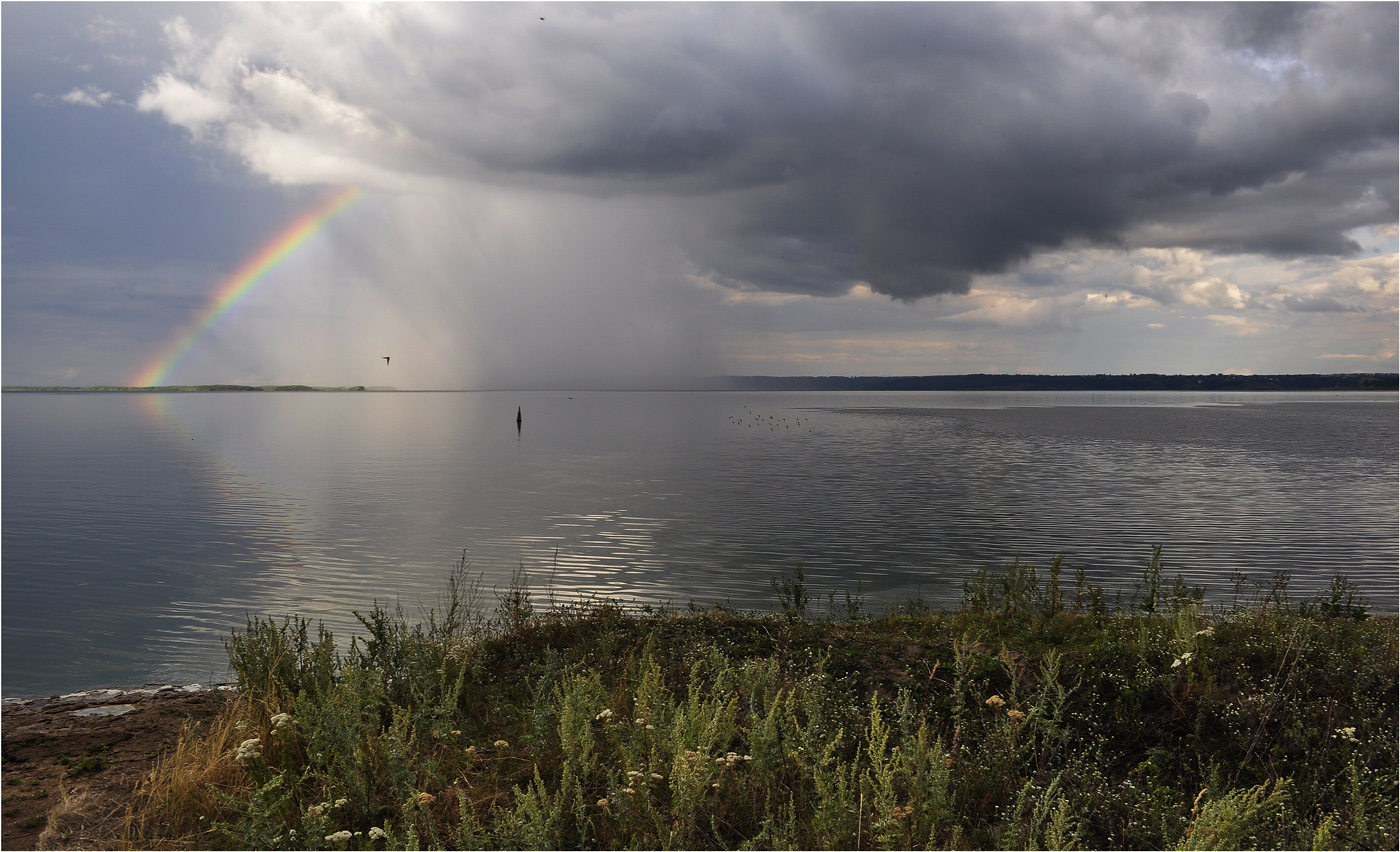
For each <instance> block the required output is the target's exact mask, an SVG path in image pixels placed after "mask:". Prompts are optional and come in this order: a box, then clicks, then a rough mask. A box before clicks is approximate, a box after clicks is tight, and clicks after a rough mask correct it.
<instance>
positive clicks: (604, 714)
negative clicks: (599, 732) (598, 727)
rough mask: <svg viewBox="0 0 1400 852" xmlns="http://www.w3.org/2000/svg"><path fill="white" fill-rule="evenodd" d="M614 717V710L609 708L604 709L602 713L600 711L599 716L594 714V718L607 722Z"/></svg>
mask: <svg viewBox="0 0 1400 852" xmlns="http://www.w3.org/2000/svg"><path fill="white" fill-rule="evenodd" d="M612 717H613V711H612V710H609V709H604V710H603V711H602V712H601V713H599V714H598V715H597V716H594V717H593V718H595V719H598V720H600V721H603V722H606V721H608V720H609V719H611V718H612Z"/></svg>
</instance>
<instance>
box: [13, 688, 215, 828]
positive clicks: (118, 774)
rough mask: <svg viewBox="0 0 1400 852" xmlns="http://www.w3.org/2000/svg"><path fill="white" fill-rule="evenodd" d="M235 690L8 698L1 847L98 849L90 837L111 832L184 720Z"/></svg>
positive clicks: (195, 718)
mask: <svg viewBox="0 0 1400 852" xmlns="http://www.w3.org/2000/svg"><path fill="white" fill-rule="evenodd" d="M233 695H234V689H233V687H229V686H214V687H205V686H201V685H200V684H189V685H187V686H171V685H148V686H143V687H140V688H137V689H97V690H90V691H87V692H74V693H70V694H67V695H59V696H53V697H50V698H38V699H12V698H7V699H4V702H3V710H2V711H0V740H3V758H4V759H3V787H0V798H3V833H2V834H0V847H3V848H5V849H40V848H44V849H62V848H92V846H93V843H92V842H85V838H89V837H93V836H96V834H101V835H102V836H110V826H111V823H112V821H113V820H118V821H120V820H121V819H122V817H123V815H124V813H125V810H126V806H127V803H128V802H129V801H130V797H131V793H132V792H133V791H134V790H135V789H136V785H137V784H138V783H140V780H141V778H142V776H143V775H144V774H145V773H146V772H147V771H148V770H149V769H150V768H151V767H152V766H153V765H154V763H155V761H156V759H157V758H158V757H159V756H160V755H161V754H162V752H164V751H165V750H166V749H168V748H170V747H171V746H173V745H174V744H175V741H176V739H177V737H178V736H179V734H180V732H181V731H182V730H183V729H184V727H185V725H186V724H188V723H193V724H200V723H202V722H204V721H205V720H207V719H209V718H210V717H211V716H213V715H215V714H216V713H217V712H218V711H219V708H220V707H221V706H222V704H223V703H224V702H225V701H227V700H229V699H231V698H232V696H233ZM99 827H105V829H106V830H102V831H98V829H99Z"/></svg>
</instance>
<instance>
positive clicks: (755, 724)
mask: <svg viewBox="0 0 1400 852" xmlns="http://www.w3.org/2000/svg"><path fill="white" fill-rule="evenodd" d="M1061 567H1062V566H1061V561H1060V560H1058V559H1057V560H1056V561H1055V562H1054V563H1053V564H1052V565H1051V566H1050V568H1049V569H1048V570H1047V571H1046V572H1045V573H1044V575H1043V578H1042V575H1041V574H1040V573H1039V572H1037V571H1036V569H1035V568H1034V567H1032V566H1030V565H1027V564H1024V563H1022V562H1020V560H1017V561H1016V562H1014V563H1013V564H1012V565H1010V566H1008V567H1007V568H1006V569H1005V570H1004V571H1003V572H993V571H986V570H984V571H979V572H977V573H975V574H974V575H973V576H972V577H971V578H969V580H968V583H967V585H966V592H965V599H964V603H963V606H962V607H961V608H959V609H958V610H957V611H955V612H946V613H935V612H929V611H928V610H927V608H926V607H924V606H922V604H921V602H916V601H911V602H910V604H909V605H908V606H897V607H893V608H891V609H889V610H888V611H887V612H885V613H884V614H883V615H878V616H872V615H866V614H863V613H862V612H861V607H860V600H861V597H860V592H857V597H856V598H850V597H849V596H848V598H847V602H848V603H847V606H846V608H845V609H846V613H845V614H846V616H847V617H846V618H844V619H837V618H835V617H834V615H833V617H829V618H827V619H825V620H819V619H814V618H811V617H809V616H808V607H807V603H808V593H807V590H806V588H805V585H804V581H803V577H802V576H801V574H800V573H797V574H795V575H794V576H793V577H792V578H788V579H776V578H775V580H774V583H773V587H774V590H775V592H776V593H777V594H778V596H779V599H780V600H779V602H780V604H781V609H782V612H781V613H779V614H767V613H741V612H735V611H733V610H730V609H723V608H716V609H694V608H692V609H690V610H687V611H683V612H669V611H661V610H656V609H650V608H648V609H645V610H635V609H629V608H626V607H624V606H623V605H621V604H618V603H615V602H591V603H584V604H566V605H556V606H553V607H547V608H540V607H537V606H535V605H533V604H532V602H531V601H530V598H529V589H528V584H526V583H525V582H524V578H520V580H519V581H518V582H517V583H516V584H515V585H514V586H513V587H512V589H511V590H510V591H508V592H507V593H506V594H505V595H503V596H502V599H501V601H500V605H499V606H498V607H497V610H496V613H495V615H494V616H491V617H488V616H486V615H485V614H484V613H483V611H482V609H481V606H480V600H479V595H478V590H479V584H475V583H472V582H471V577H470V575H469V574H468V573H467V570H466V564H465V562H463V563H459V565H458V567H457V570H456V571H455V572H454V573H453V575H452V576H451V578H450V580H449V584H448V591H447V593H446V594H445V595H444V598H443V600H442V601H441V603H440V604H439V606H437V607H435V608H434V609H433V610H432V611H430V612H427V613H425V614H424V617H423V618H422V620H421V622H420V623H411V622H410V620H409V619H408V618H407V617H406V616H405V614H404V613H403V612H402V611H401V610H397V609H395V610H392V611H391V610H388V609H386V608H383V607H380V606H375V607H374V608H372V609H371V610H370V611H369V612H368V613H367V614H362V615H360V621H361V623H362V624H363V625H364V630H365V634H364V635H363V636H361V637H356V638H354V639H353V640H351V642H350V643H349V644H348V646H345V647H344V648H341V647H340V646H338V645H337V644H336V642H335V640H334V638H333V637H332V636H330V635H329V634H328V633H326V632H325V631H324V630H319V629H318V630H315V631H313V630H312V626H311V625H310V624H308V623H307V622H306V621H305V620H303V619H297V618H292V619H288V620H286V621H284V622H282V623H280V624H278V623H275V622H273V621H269V620H253V621H250V622H249V624H248V626H247V628H246V629H245V630H243V631H240V632H239V633H237V634H235V635H234V636H233V637H232V638H231V639H230V641H229V643H228V648H229V655H230V661H231V665H232V667H233V670H234V671H235V672H236V674H237V677H238V684H239V688H240V697H239V700H238V701H237V702H236V703H234V704H233V705H232V706H231V707H230V709H229V711H228V713H227V714H226V715H225V717H224V718H223V719H221V720H220V721H219V722H218V723H217V724H215V725H214V726H213V728H212V729H211V730H210V732H209V733H207V734H206V735H205V736H203V737H202V738H201V737H198V736H196V735H195V734H194V733H193V732H192V733H191V734H189V735H187V737H186V738H185V739H184V740H182V741H181V743H180V744H179V745H178V747H177V748H176V749H175V751H174V752H172V754H171V755H170V756H168V757H167V758H166V759H165V760H164V761H163V762H162V763H161V765H160V766H158V767H157V769H156V770H155V771H154V772H153V773H152V774H151V776H150V778H148V780H147V782H146V784H145V785H144V786H143V788H142V791H141V800H140V802H139V803H138V806H137V807H136V809H135V810H134V811H133V817H132V818H131V819H130V820H129V821H128V835H127V837H126V838H125V842H127V843H129V844H131V845H134V846H148V847H155V846H171V845H180V846H191V847H209V848H269V849H273V848H276V849H384V848H423V847H431V848H462V849H471V848H498V849H507V848H564V847H570V848H572V847H579V848H624V847H626V848H637V847H644V848H656V849H661V848H667V849H672V848H682V849H696V848H732V847H744V848H808V849H818V848H845V849H860V848H1055V849H1058V848H1077V847H1086V848H1191V849H1195V848H1246V847H1247V848H1396V847H1397V844H1398V843H1400V837H1398V836H1397V818H1398V817H1400V813H1397V778H1396V772H1397V754H1396V752H1397V746H1396V742H1397V737H1396V733H1397V725H1396V701H1397V654H1398V653H1400V651H1398V650H1397V630H1396V621H1395V619H1394V618H1393V617H1390V616H1383V617H1377V616H1370V617H1368V614H1367V612H1366V610H1365V602H1364V600H1363V599H1362V598H1361V596H1360V595H1359V594H1358V592H1357V590H1356V589H1355V587H1354V586H1352V585H1351V584H1350V583H1348V582H1347V581H1346V580H1344V579H1342V578H1338V579H1337V580H1336V581H1334V583H1333V585H1332V586H1331V587H1329V589H1328V590H1327V591H1325V592H1324V593H1323V594H1322V595H1320V596H1318V598H1316V599H1314V600H1310V601H1305V602H1300V603H1298V604H1293V603H1291V602H1290V601H1289V600H1288V596H1287V594H1286V587H1287V583H1286V582H1285V579H1286V578H1278V580H1279V581H1278V582H1275V583H1273V584H1271V585H1270V586H1269V587H1268V588H1267V589H1265V590H1263V591H1261V592H1260V594H1258V595H1256V598H1255V600H1253V601H1252V602H1249V603H1248V604H1245V603H1241V602H1240V601H1239V600H1238V597H1237V599H1236V601H1235V602H1234V604H1233V605H1232V606H1231V607H1229V608H1227V609H1222V610H1219V611H1215V612H1207V611H1206V607H1205V603H1204V600H1203V595H1202V594H1201V593H1200V590H1198V589H1192V588H1189V587H1186V586H1185V584H1184V583H1182V582H1181V581H1180V580H1179V579H1178V581H1177V582H1176V583H1175V584H1174V585H1172V586H1170V587H1169V586H1168V585H1167V584H1166V583H1165V582H1164V581H1163V579H1162V562H1161V553H1160V550H1158V551H1156V552H1154V554H1153V556H1152V559H1151V561H1150V562H1149V564H1148V567H1147V570H1146V572H1145V574H1144V580H1143V584H1142V585H1141V586H1140V588H1139V592H1138V594H1137V595H1136V596H1135V597H1134V600H1132V601H1131V602H1129V603H1128V604H1126V605H1125V606H1123V607H1122V608H1121V609H1118V608H1113V609H1110V607H1108V606H1107V605H1106V603H1105V599H1104V595H1103V592H1102V590H1101V589H1098V588H1096V587H1094V586H1093V585H1092V584H1090V583H1088V582H1087V580H1086V579H1085V578H1084V575H1083V572H1079V573H1078V575H1077V578H1076V581H1075V582H1074V583H1073V584H1072V585H1071V584H1070V583H1062V582H1061ZM832 601H833V603H834V598H832ZM852 601H854V603H852ZM836 609H837V607H835V606H832V607H831V608H830V611H831V612H832V613H835V611H836ZM313 636H314V638H313Z"/></svg>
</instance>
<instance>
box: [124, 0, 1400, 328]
mask: <svg viewBox="0 0 1400 852" xmlns="http://www.w3.org/2000/svg"><path fill="white" fill-rule="evenodd" d="M226 12H227V15H226V17H227V18H228V20H227V21H222V22H217V23H213V22H211V21H210V20H206V21H204V22H203V24H202V26H201V27H191V26H189V25H183V24H181V25H173V26H171V27H170V28H168V32H169V34H170V40H171V45H172V50H173V51H174V56H175V58H174V60H173V61H172V62H171V63H170V65H169V67H168V68H167V69H166V70H165V71H164V72H163V73H162V74H160V75H158V76H155V77H151V78H149V80H148V82H147V85H146V88H145V93H144V95H143V97H142V99H141V105H142V108H143V109H145V110H147V111H152V112H158V113H160V114H162V115H163V116H164V117H165V118H167V119H168V120H169V121H171V122H173V123H176V124H179V125H181V126H184V127H186V128H187V129H189V130H190V131H191V132H192V133H194V134H196V137H197V138H199V139H201V140H205V141H209V142H213V143H214V144H218V145H222V146H223V147H225V148H226V149H227V150H229V151H231V152H233V153H235V154H237V155H239V156H241V157H243V158H244V159H245V161H246V162H247V163H248V164H249V166H250V167H251V168H252V169H253V170H254V171H261V172H263V173H264V174H267V175H268V176H270V177H272V178H273V179H274V180H276V181H279V182H284V183H299V182H304V183H312V182H329V181H334V180H346V181H351V180H358V181H361V182H367V183H370V184H377V185H379V186H381V187H384V188H391V189H396V188H403V187H405V186H413V185H414V184H413V181H415V180H420V179H438V178H443V177H447V178H451V179H458V180H471V181H478V182H486V183H492V184H496V185H498V186H506V187H513V186H519V187H529V188H533V189H541V188H547V189H550V190H553V191H565V192H571V193H577V194H583V195H592V196H610V195H625V194H638V193H640V194H650V195H655V196H663V197H668V198H671V199H673V200H674V202H675V203H676V204H678V205H681V206H684V207H687V208H688V209H691V210H692V211H693V213H694V214H695V218H694V221H695V227H694V228H693V229H692V230H690V231H688V232H687V233H685V234H683V235H682V236H680V237H678V240H679V242H680V243H681V244H682V245H683V246H684V248H685V249H686V251H687V253H688V255H689V257H690V259H691V262H692V263H693V264H694V266H695V267H696V269H697V270H699V271H700V272H702V273H703V274H708V275H710V276H712V277H713V278H714V279H715V280H716V281H718V282H720V283H723V284H726V285H727V286H731V287H735V288H739V289H761V290H776V291H786V292H797V293H810V294H818V295H832V294H837V293H841V292H845V291H846V290H848V289H849V288H850V287H851V286H852V285H854V284H856V283H858V282H867V283H869V285H870V286H871V287H872V288H873V289H874V290H875V291H876V292H880V293H884V294H888V295H890V296H893V297H895V298H898V299H904V300H914V299H918V298H921V297H924V296H929V295H933V294H938V293H962V292H966V291H967V289H968V286H969V284H970V282H971V281H972V279H973V277H974V276H976V275H979V274H987V273H997V272H1002V271H1005V270H1007V269H1009V268H1011V267H1014V266H1015V265H1017V264H1018V263H1020V262H1022V261H1025V260H1026V259H1028V258H1030V257H1031V256H1032V255H1033V254H1035V253H1037V252H1040V251H1043V250H1046V249H1053V248H1057V247H1061V246H1065V245H1067V244H1077V243H1085V244H1094V245H1106V246H1124V247H1133V246H1152V247H1182V246H1185V247H1191V248H1196V249H1202V250H1213V251H1220V252H1262V253H1269V254H1275V255H1298V254H1332V255H1345V254H1348V253H1351V252H1354V251H1356V249H1357V248H1358V247H1357V246H1356V244H1355V243H1354V242H1353V241H1352V240H1351V239H1350V238H1348V237H1347V236H1346V232H1347V231H1348V230H1351V229H1354V228H1356V227H1359V226H1363V225H1368V224H1377V223H1386V222H1393V221H1394V220H1395V219H1396V216H1397V204H1396V194H1397V191H1396V178H1395V174H1396V166H1397V158H1396V138H1397V136H1396V127H1397V122H1400V115H1398V114H1397V101H1398V100H1400V90H1398V88H1397V74H1396V67H1397V56H1396V43H1397V30H1398V27H1397V9H1396V7H1395V6H1394V5H1393V4H1329V5H1319V6H1313V5H1299V4H1281V5H1271V4H1232V5H1214V4H1211V5H1205V4H1199V5H1198V4H1184V5H1166V4H1164V5H1147V6H1139V5H1125V4H1109V5H1106V6H1087V7H1086V6H1077V5H1076V6H1068V5H1061V4H1029V5H1016V4H894V5H884V4H863V3H862V4H818V5H805V4H779V5H767V4H762V5H758V4H735V5H729V4H725V5H717V6H711V5H692V4H676V5H671V4H661V5H643V6H614V5H611V4H598V5H595V4H580V5H562V6H540V7H533V6H525V5H520V4H507V5H503V6H502V5H480V4H466V5H462V6H456V5H450V6H449V5H430V6H426V7H418V6H406V5H395V4H391V5H389V6H386V7H321V6H303V5H298V4H291V5H277V4H274V5H273V6H271V7H262V6H258V7H243V6H232V7H228V8H227V10H226ZM536 12H538V14H536ZM208 17H210V16H206V18H208ZM541 17H543V18H545V20H543V21H542V20H540V18H541Z"/></svg>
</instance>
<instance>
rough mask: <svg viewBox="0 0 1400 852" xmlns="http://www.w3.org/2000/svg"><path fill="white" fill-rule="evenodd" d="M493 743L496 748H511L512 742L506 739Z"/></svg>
mask: <svg viewBox="0 0 1400 852" xmlns="http://www.w3.org/2000/svg"><path fill="white" fill-rule="evenodd" d="M491 745H493V746H495V747H496V748H510V743H508V742H506V741H505V740H496V741H495V742H494V743H492V744H491Z"/></svg>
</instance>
